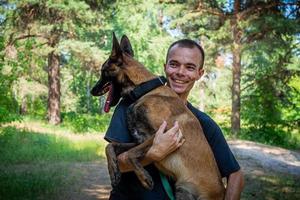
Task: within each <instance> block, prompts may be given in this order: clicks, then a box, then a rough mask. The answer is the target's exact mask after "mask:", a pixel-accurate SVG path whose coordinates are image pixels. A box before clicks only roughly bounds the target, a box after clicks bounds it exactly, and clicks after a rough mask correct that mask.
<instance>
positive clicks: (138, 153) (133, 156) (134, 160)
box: [127, 136, 154, 190]
mask: <svg viewBox="0 0 300 200" xmlns="http://www.w3.org/2000/svg"><path fill="white" fill-rule="evenodd" d="M153 139H154V136H152V137H151V138H149V139H147V140H146V141H145V142H143V143H141V144H139V145H138V146H135V147H134V148H132V149H130V150H129V151H127V155H128V161H129V162H130V164H131V165H132V167H133V168H134V172H135V174H136V175H137V177H138V178H139V180H140V181H141V183H142V185H143V186H144V187H145V188H147V189H149V190H151V189H153V180H152V177H151V176H150V174H149V173H148V172H147V170H145V169H144V167H143V166H142V164H141V163H140V161H141V160H142V159H143V158H144V157H145V155H146V153H147V152H148V150H149V149H150V147H151V146H152V144H153Z"/></svg>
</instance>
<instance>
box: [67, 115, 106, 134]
mask: <svg viewBox="0 0 300 200" xmlns="http://www.w3.org/2000/svg"><path fill="white" fill-rule="evenodd" d="M110 118H111V115H110V114H105V115H99V114H97V115H90V114H79V113H75V112H68V113H62V119H63V126H66V127H68V128H71V129H72V130H73V131H75V132H76V133H84V132H102V133H103V132H105V131H106V130H107V128H108V125H109V122H110Z"/></svg>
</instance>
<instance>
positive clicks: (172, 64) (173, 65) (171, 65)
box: [169, 63, 177, 68]
mask: <svg viewBox="0 0 300 200" xmlns="http://www.w3.org/2000/svg"><path fill="white" fill-rule="evenodd" d="M169 66H170V67H172V68H174V67H177V65H176V63H170V64H169Z"/></svg>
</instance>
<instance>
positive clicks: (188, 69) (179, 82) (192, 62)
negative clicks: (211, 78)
mask: <svg viewBox="0 0 300 200" xmlns="http://www.w3.org/2000/svg"><path fill="white" fill-rule="evenodd" d="M201 61H202V56H201V54H200V50H199V49H198V48H196V47H194V48H185V47H179V46H178V45H175V46H173V47H172V48H171V49H170V51H169V56H168V58H167V64H165V74H166V76H167V79H168V84H169V86H170V87H171V88H172V89H173V90H174V91H175V92H176V93H177V94H178V95H179V96H180V97H181V98H183V99H184V100H186V99H187V96H188V94H189V92H190V90H191V89H192V87H193V86H194V83H195V81H196V80H198V79H199V78H200V77H201V76H202V75H203V72H204V70H203V69H201V68H200V63H201Z"/></svg>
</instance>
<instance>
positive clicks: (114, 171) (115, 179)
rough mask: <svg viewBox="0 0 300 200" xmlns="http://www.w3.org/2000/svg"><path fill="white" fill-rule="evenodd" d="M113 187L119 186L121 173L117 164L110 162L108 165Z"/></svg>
mask: <svg viewBox="0 0 300 200" xmlns="http://www.w3.org/2000/svg"><path fill="white" fill-rule="evenodd" d="M108 172H109V176H110V182H111V186H112V187H115V186H117V185H118V184H119V183H120V181H121V172H120V169H119V167H118V163H117V162H110V163H109V165H108Z"/></svg>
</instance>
